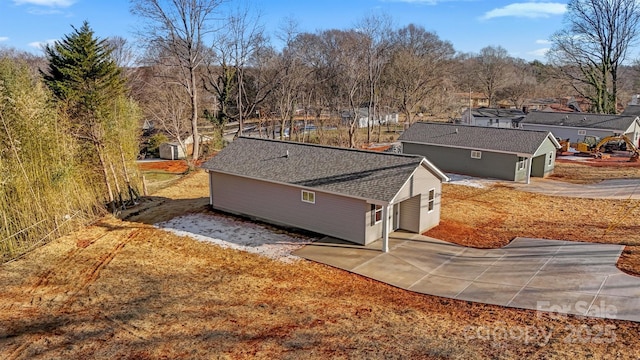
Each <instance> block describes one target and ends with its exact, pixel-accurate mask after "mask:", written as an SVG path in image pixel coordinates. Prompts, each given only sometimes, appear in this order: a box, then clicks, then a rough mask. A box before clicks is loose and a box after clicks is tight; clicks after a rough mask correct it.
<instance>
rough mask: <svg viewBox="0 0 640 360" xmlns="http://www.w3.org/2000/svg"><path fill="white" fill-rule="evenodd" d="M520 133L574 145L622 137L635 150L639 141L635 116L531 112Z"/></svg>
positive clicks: (639, 135) (639, 127)
mask: <svg viewBox="0 0 640 360" xmlns="http://www.w3.org/2000/svg"><path fill="white" fill-rule="evenodd" d="M520 124H521V126H522V128H523V129H530V130H543V131H551V132H552V133H553V135H554V136H556V137H558V138H560V139H569V141H570V142H572V143H576V142H581V141H584V138H585V136H597V137H599V138H605V137H607V136H615V135H626V136H627V137H628V138H629V139H630V140H631V141H632V142H633V143H634V144H635V145H636V146H638V145H639V141H640V119H639V118H638V115H624V114H622V115H606V114H590V113H560V112H544V111H532V112H530V113H529V114H527V117H526V118H525V119H524V120H523V121H522V122H521V123H520Z"/></svg>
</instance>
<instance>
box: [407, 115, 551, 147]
mask: <svg viewBox="0 0 640 360" xmlns="http://www.w3.org/2000/svg"><path fill="white" fill-rule="evenodd" d="M546 138H550V140H551V141H552V142H554V144H555V145H556V147H559V145H558V143H557V141H556V140H555V139H554V138H553V136H552V135H551V133H550V132H548V131H535V130H522V129H509V128H496V127H490V126H472V125H458V124H447V123H427V122H417V123H415V124H413V125H411V126H410V127H409V128H408V129H407V130H405V131H404V133H403V134H402V135H400V138H399V140H400V141H404V142H414V143H423V144H429V145H437V146H446V147H455V148H466V149H474V150H486V151H495V152H504V153H513V154H527V155H533V154H535V153H536V151H537V150H538V148H539V147H540V145H542V143H543V142H544V141H545V139H546Z"/></svg>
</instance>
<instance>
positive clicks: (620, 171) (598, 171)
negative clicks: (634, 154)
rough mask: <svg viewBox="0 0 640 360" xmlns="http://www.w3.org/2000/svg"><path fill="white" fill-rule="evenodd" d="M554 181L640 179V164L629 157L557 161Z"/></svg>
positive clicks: (576, 181) (587, 181) (579, 182)
mask: <svg viewBox="0 0 640 360" xmlns="http://www.w3.org/2000/svg"><path fill="white" fill-rule="evenodd" d="M551 178H552V179H556V180H562V181H566V182H572V183H577V184H589V183H596V182H600V181H602V180H607V179H640V162H629V161H628V157H626V156H624V157H612V158H610V159H588V160H586V161H584V162H577V161H572V160H565V159H562V157H560V158H558V159H557V160H556V167H555V169H554V171H553V175H551Z"/></svg>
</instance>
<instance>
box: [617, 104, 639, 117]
mask: <svg viewBox="0 0 640 360" xmlns="http://www.w3.org/2000/svg"><path fill="white" fill-rule="evenodd" d="M620 115H624V116H639V115H640V105H627V107H626V108H625V109H624V111H623V112H622V114H620Z"/></svg>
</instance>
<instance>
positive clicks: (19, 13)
mask: <svg viewBox="0 0 640 360" xmlns="http://www.w3.org/2000/svg"><path fill="white" fill-rule="evenodd" d="M240 1H243V2H246V1H248V2H249V3H250V4H251V6H252V7H253V8H256V9H259V10H260V11H261V13H262V20H263V22H264V23H265V26H266V29H267V31H268V32H270V33H271V35H272V37H274V36H273V34H274V33H275V31H276V30H277V29H278V27H279V26H280V24H281V23H282V20H283V19H284V18H286V17H291V18H294V19H296V20H297V21H298V23H299V24H300V29H301V30H302V31H310V32H314V31H315V30H322V29H332V28H337V29H348V28H353V27H354V26H355V24H356V23H357V21H358V20H360V19H362V18H363V17H364V16H366V15H368V14H375V13H385V14H388V15H390V16H391V18H392V20H393V22H394V25H395V26H398V27H399V26H404V25H408V24H410V23H415V24H418V25H421V26H423V27H424V28H426V29H427V30H429V31H433V32H435V33H437V34H438V36H439V37H440V38H441V39H443V40H448V41H450V42H451V43H452V44H453V46H454V48H455V49H456V50H457V51H461V52H478V51H479V50H480V49H481V48H483V47H485V46H489V45H492V46H502V47H504V48H505V49H507V51H509V53H510V54H511V55H512V56H515V57H519V58H523V59H526V60H534V59H538V60H542V61H544V55H543V54H544V49H546V48H548V46H549V45H548V43H547V40H548V39H549V37H550V36H551V34H553V33H554V32H555V31H557V30H559V29H560V28H561V27H562V18H563V14H564V12H565V11H566V0H543V1H532V0H512V1H502V0H497V1H493V0H492V1H483V0H308V1H307V0H253V1H251V0H229V1H228V2H230V3H238V2H240ZM234 6H237V4H235V5H234ZM129 7H130V3H129V0H0V46H8V47H14V48H17V49H21V50H28V51H32V52H35V53H37V52H39V51H40V50H39V44H41V43H44V42H47V41H53V40H56V39H59V38H61V37H62V36H63V35H64V34H67V33H69V32H71V31H72V29H71V25H74V26H76V27H79V26H80V25H82V22H83V21H84V20H87V21H89V24H90V26H91V27H92V28H93V29H94V31H95V32H96V35H97V36H99V37H101V38H104V37H109V36H122V37H125V38H129V39H131V41H134V35H133V31H134V29H135V28H136V22H137V18H135V17H134V16H132V15H131V14H130V12H129Z"/></svg>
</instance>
